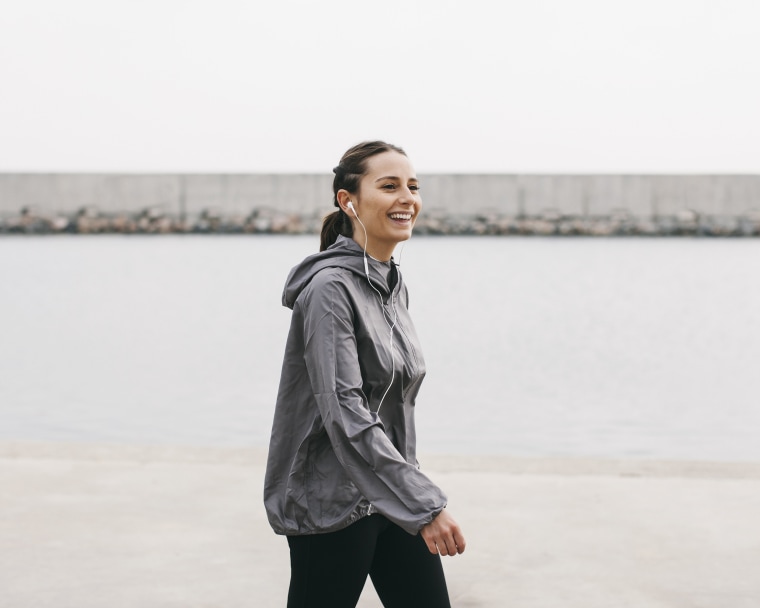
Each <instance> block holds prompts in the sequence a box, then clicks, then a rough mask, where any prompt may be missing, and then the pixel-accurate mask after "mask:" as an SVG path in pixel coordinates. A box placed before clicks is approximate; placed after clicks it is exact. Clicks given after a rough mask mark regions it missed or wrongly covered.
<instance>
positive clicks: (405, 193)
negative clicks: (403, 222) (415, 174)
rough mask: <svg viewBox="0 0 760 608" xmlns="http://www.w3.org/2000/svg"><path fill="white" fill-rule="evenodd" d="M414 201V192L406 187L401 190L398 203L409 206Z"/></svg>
mask: <svg viewBox="0 0 760 608" xmlns="http://www.w3.org/2000/svg"><path fill="white" fill-rule="evenodd" d="M414 199H415V192H414V191H413V190H412V189H411V188H409V187H408V186H406V187H404V188H402V189H401V198H400V199H399V202H400V203H404V204H405V205H411V204H412V203H414Z"/></svg>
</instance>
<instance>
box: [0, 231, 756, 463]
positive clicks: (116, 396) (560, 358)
mask: <svg viewBox="0 0 760 608" xmlns="http://www.w3.org/2000/svg"><path fill="white" fill-rule="evenodd" d="M317 246H318V241H317V238H316V237H314V236H306V237H294V236H282V237H280V236H195V235H175V236H157V237H150V236H116V235H109V236H60V237H26V236H24V237H12V236H7V237H3V238H0V440H34V441H63V442H70V441H73V442H94V443H104V442H109V443H129V444H161V445H199V446H204V445H209V446H254V447H261V448H264V447H266V445H267V440H268V436H269V430H270V425H271V419H272V413H273V407H274V401H275V396H276V391H277V383H278V378H279V371H280V364H281V360H282V354H283V350H284V345H285V337H286V333H287V329H288V324H289V320H290V311H289V310H287V309H285V308H283V307H282V306H281V304H280V298H281V291H282V286H283V283H284V280H285V277H286V275H287V273H288V270H289V269H290V268H291V267H292V266H293V265H294V264H296V263H297V262H299V261H300V260H301V259H302V258H303V257H304V256H306V255H308V254H309V253H312V252H314V251H315V250H316V247H317ZM401 269H402V273H403V275H404V278H405V280H406V281H407V284H408V286H409V289H410V296H411V306H410V308H411V311H412V315H413V317H414V319H415V322H416V324H417V330H418V333H419V335H420V339H421V341H422V344H423V348H424V351H425V358H426V362H427V368H428V375H427V378H426V380H425V383H424V384H423V387H422V390H421V392H420V396H419V399H418V403H417V420H418V436H419V450H420V451H421V452H443V453H450V454H480V453H498V454H505V455H517V456H537V457H541V456H552V457H555V456H594V457H610V458H619V457H623V458H656V459H676V460H718V461H760V240H758V239H755V240H751V239H716V240H711V239H687V238H682V239H681V238H672V239H636V238H611V239H604V238H535V237H534V238H504V237H501V238H499V237H495V238H490V237H471V238H470V237H414V238H413V239H412V240H411V241H410V242H409V243H408V244H407V245H406V246H405V248H404V249H403V252H402V255H401Z"/></svg>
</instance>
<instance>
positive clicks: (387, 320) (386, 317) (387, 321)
mask: <svg viewBox="0 0 760 608" xmlns="http://www.w3.org/2000/svg"><path fill="white" fill-rule="evenodd" d="M348 207H349V209H351V211H353V212H354V217H355V218H356V220H357V221H358V222H359V225H360V226H361V227H362V230H364V248H363V249H364V274H366V275H367V282H368V283H369V286H370V287H371V288H372V289H373V290H374V291H375V293H376V294H377V297H378V299H379V300H380V309H381V310H382V311H383V320H384V321H385V324H386V325H387V326H388V330H389V332H390V342H389V348H390V351H391V381H390V383H389V384H388V388H386V389H385V392H384V393H383V396H382V397H381V398H380V403H379V404H378V406H377V409H376V410H375V414H376V415H378V416H379V415H380V408H381V407H382V406H383V402H384V401H385V397H386V396H387V395H388V392H389V391H390V390H391V386H393V381H394V380H395V378H396V353H395V351H394V349H393V328H394V327H396V320H397V318H398V313H397V311H396V299H395V298H394V296H393V293H391V294H390V303H391V310H392V311H393V317H391V316H390V315H389V314H388V312H387V311H386V310H385V304H383V294H381V293H380V291H379V290H378V289H377V287H375V286H374V284H373V283H372V280H371V279H370V278H369V262H368V261H367V228H366V227H365V226H364V222H362V221H361V220H360V219H359V214H358V213H356V209H354V206H353V204H352V203H349V205H348ZM391 264H393V262H392V261H391Z"/></svg>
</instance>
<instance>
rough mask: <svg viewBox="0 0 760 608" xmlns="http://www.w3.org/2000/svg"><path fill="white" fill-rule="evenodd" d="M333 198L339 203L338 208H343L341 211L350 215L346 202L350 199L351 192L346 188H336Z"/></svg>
mask: <svg viewBox="0 0 760 608" xmlns="http://www.w3.org/2000/svg"><path fill="white" fill-rule="evenodd" d="M335 198H336V199H337V200H338V204H339V205H340V208H341V209H343V213H345V214H346V215H349V216H350V215H351V212H350V211H349V209H348V202H349V201H350V200H352V199H351V194H350V193H349V192H348V190H344V189H342V188H341V189H340V190H338V192H337V194H336V195H335ZM354 206H356V202H354Z"/></svg>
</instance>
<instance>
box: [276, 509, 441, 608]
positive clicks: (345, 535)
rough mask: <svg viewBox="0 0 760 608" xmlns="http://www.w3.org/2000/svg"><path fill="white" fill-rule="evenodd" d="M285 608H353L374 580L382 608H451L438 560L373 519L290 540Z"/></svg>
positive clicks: (411, 538)
mask: <svg viewBox="0 0 760 608" xmlns="http://www.w3.org/2000/svg"><path fill="white" fill-rule="evenodd" d="M288 544H289V545H290V569H291V576H290V590H289V592H288V608H354V607H355V606H356V603H357V602H358V601H359V596H360V595H361V593H362V589H363V588H364V583H365V582H366V580H367V574H369V576H370V577H371V578H372V584H373V585H374V586H375V590H376V591H377V595H378V596H379V597H380V600H381V601H382V602H383V606H385V608H450V606H451V604H450V603H449V594H448V591H447V589H446V579H445V578H444V576H443V567H442V566H441V558H440V556H438V555H434V554H432V553H430V551H428V548H427V545H426V544H425V541H424V540H422V537H421V536H420V535H419V534H418V535H417V536H412V535H411V534H409V533H407V532H404V531H403V530H402V529H401V528H399V527H398V526H397V525H396V524H394V523H392V522H390V521H388V520H387V519H386V518H385V517H383V516H382V515H379V514H377V513H375V514H373V515H370V516H368V517H363V518H362V519H360V520H359V521H357V522H356V523H353V524H351V525H350V526H348V527H347V528H344V529H342V530H338V531H337V532H329V533H327V534H310V535H307V536H289V537H288Z"/></svg>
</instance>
